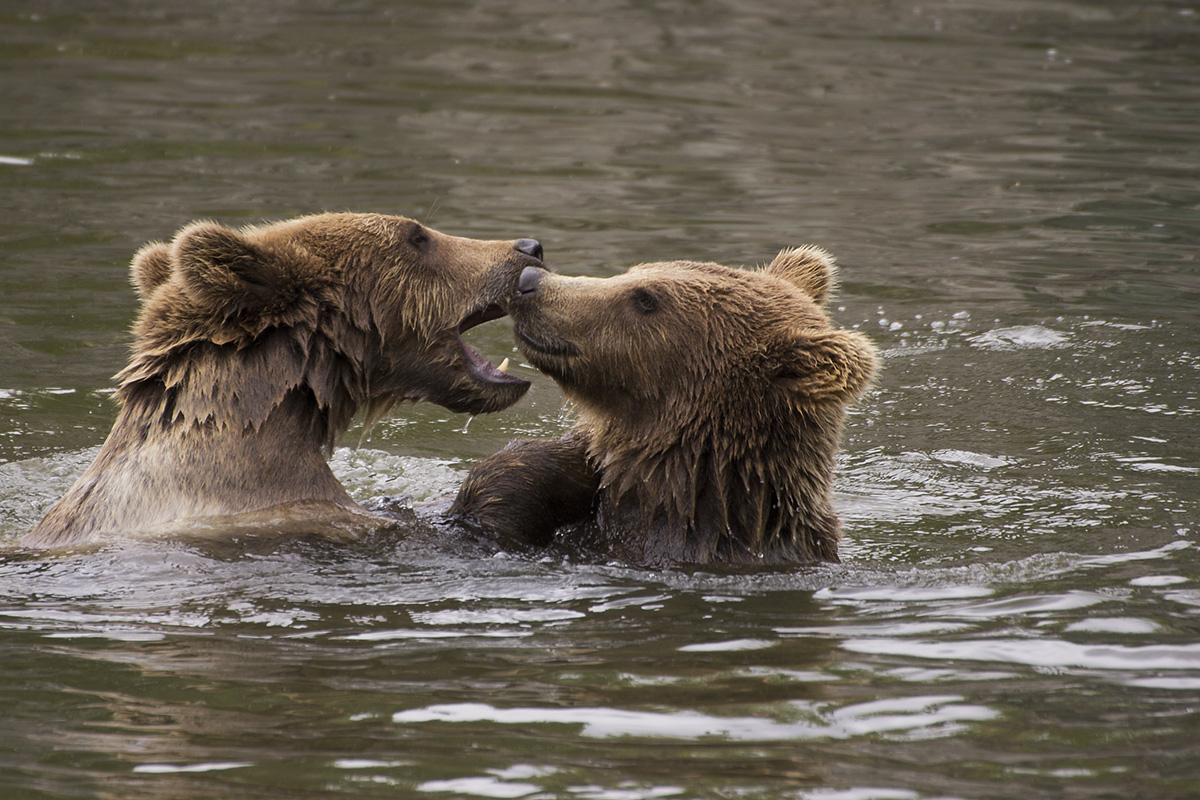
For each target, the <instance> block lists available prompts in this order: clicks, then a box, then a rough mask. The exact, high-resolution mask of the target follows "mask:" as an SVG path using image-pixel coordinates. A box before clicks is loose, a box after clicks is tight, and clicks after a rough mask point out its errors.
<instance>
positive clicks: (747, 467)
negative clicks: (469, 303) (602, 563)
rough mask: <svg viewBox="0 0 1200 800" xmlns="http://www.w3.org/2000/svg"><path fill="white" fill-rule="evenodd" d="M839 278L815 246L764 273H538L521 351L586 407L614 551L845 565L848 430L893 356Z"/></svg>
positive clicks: (643, 556)
mask: <svg viewBox="0 0 1200 800" xmlns="http://www.w3.org/2000/svg"><path fill="white" fill-rule="evenodd" d="M834 283H835V273H834V266H833V261H832V259H831V258H830V257H829V256H828V254H826V253H825V252H824V251H823V250H821V249H819V248H816V247H805V248H796V249H790V250H785V251H784V252H782V253H780V254H779V256H778V257H777V258H775V260H774V261H772V262H771V264H770V265H768V266H767V267H765V268H762V269H758V270H742V269H734V268H730V267H725V266H721V265H718V264H711V263H696V262H689V261H673V262H665V263H652V264H641V265H638V266H635V267H632V268H630V269H629V270H628V271H627V272H625V273H623V274H621V275H617V276H615V277H611V278H607V279H598V278H586V277H565V276H560V275H553V274H550V273H547V272H545V271H543V270H540V269H536V268H535V269H527V270H525V271H524V272H523V273H522V275H521V279H520V283H519V286H518V293H517V295H516V297H515V298H514V299H513V301H512V302H511V303H510V307H509V309H510V313H511V315H512V317H513V327H514V331H515V333H516V337H517V342H518V346H519V348H520V350H521V352H522V353H523V354H524V355H525V357H526V358H527V359H528V360H529V362H530V363H531V364H533V365H534V366H535V367H537V368H538V369H539V370H541V371H543V372H544V373H546V374H547V375H549V376H551V377H552V378H553V379H554V380H555V381H556V382H557V383H558V384H559V385H560V387H561V388H562V390H563V393H564V395H565V396H566V398H567V399H568V400H569V401H570V402H571V403H572V404H573V405H574V407H575V408H576V410H577V413H578V423H577V425H576V428H575V430H574V432H573V433H572V435H573V436H577V437H582V438H583V439H584V440H585V441H586V442H587V447H588V452H589V454H590V458H591V459H592V463H593V466H594V468H595V469H596V470H597V471H598V473H599V475H600V496H601V500H600V505H599V509H598V513H599V515H600V518H601V519H600V522H601V525H600V527H601V529H602V532H603V529H607V533H605V534H604V535H607V536H609V537H610V539H611V537H612V536H621V537H625V538H626V539H627V541H624V542H613V541H611V540H610V541H607V542H605V543H604V544H603V548H604V549H605V550H606V551H608V552H617V553H621V554H622V555H624V556H625V557H628V558H630V559H631V560H635V561H640V562H643V563H656V562H678V561H693V562H706V561H711V560H737V561H740V560H753V559H754V558H755V557H757V558H760V559H761V558H764V557H768V558H769V559H770V560H773V561H797V560H836V558H837V555H836V540H837V519H836V516H835V515H834V514H833V512H832V508H831V505H830V501H829V493H830V485H831V482H832V473H833V468H834V462H835V457H836V452H837V449H838V445H839V439H840V433H841V426H842V420H843V418H844V415H845V410H846V407H847V406H848V405H849V404H850V403H851V402H852V401H853V400H854V399H855V398H857V397H858V396H859V395H861V394H862V393H863V392H864V391H865V389H866V388H867V386H868V385H869V383H870V381H871V379H872V377H873V374H874V371H875V361H876V359H875V350H874V347H873V345H872V344H871V343H870V342H869V341H868V340H867V339H866V338H865V337H863V336H862V335H860V334H858V333H855V332H852V331H846V330H840V329H838V328H836V327H834V325H833V324H832V322H831V321H830V319H829V317H828V315H827V314H826V312H825V310H824V308H823V305H824V304H825V302H826V301H827V300H828V298H829V296H830V293H831V291H832V289H833V288H834ZM613 531H617V533H613ZM649 531H653V532H654V533H653V535H651V534H650V533H648V532H649ZM654 536H657V537H659V541H654V540H653V537H654ZM764 554H765V555H764Z"/></svg>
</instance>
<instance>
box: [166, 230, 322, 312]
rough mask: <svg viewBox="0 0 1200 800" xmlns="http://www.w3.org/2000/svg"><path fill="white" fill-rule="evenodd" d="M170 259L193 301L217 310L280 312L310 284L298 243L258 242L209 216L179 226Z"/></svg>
mask: <svg viewBox="0 0 1200 800" xmlns="http://www.w3.org/2000/svg"><path fill="white" fill-rule="evenodd" d="M171 260H172V261H173V262H174V264H175V269H176V270H177V271H178V272H179V275H180V277H181V278H182V279H183V284H184V287H185V290H186V291H187V293H188V294H189V295H190V296H191V297H192V299H193V300H195V301H196V302H197V303H199V304H201V305H204V306H209V307H213V308H215V309H217V310H220V311H222V312H223V313H224V314H225V315H226V316H230V315H232V314H235V313H238V312H258V313H264V312H276V313H278V312H282V311H283V310H285V309H286V308H287V307H290V306H292V305H293V304H294V303H295V302H296V301H297V300H298V299H299V297H300V295H302V294H304V292H305V291H306V290H307V289H309V288H310V287H309V286H308V285H307V284H308V281H307V280H306V278H308V277H310V276H311V274H312V265H311V264H309V263H308V262H309V261H311V258H310V257H306V255H305V254H303V253H302V252H301V251H300V250H299V249H298V248H292V247H276V246H264V245H261V244H259V243H258V242H255V241H253V240H251V239H250V238H248V237H247V236H245V235H243V234H241V233H239V232H237V231H235V230H231V229H230V228H226V227H225V226H223V225H218V224H216V223H215V222H196V223H193V224H191V225H189V226H188V227H186V228H184V229H183V230H182V231H180V232H179V234H178V235H177V236H176V237H175V241H174V242H173V243H172V245H171Z"/></svg>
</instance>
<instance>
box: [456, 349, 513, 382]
mask: <svg viewBox="0 0 1200 800" xmlns="http://www.w3.org/2000/svg"><path fill="white" fill-rule="evenodd" d="M461 343H462V351H463V355H464V356H466V358H467V368H468V370H469V371H470V372H471V373H472V374H473V375H474V376H475V377H477V378H479V379H481V380H483V381H486V382H488V383H526V382H527V381H525V380H524V379H522V378H518V377H517V376H516V375H510V374H509V373H508V363H509V360H508V359H507V358H506V359H504V360H503V361H501V362H500V366H498V367H496V366H493V365H492V362H491V361H488V360H487V359H486V358H484V357H483V356H482V355H480V353H479V351H478V350H476V349H475V348H473V347H471V346H470V345H468V344H467V343H466V342H461Z"/></svg>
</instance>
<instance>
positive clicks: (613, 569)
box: [0, 0, 1200, 800]
mask: <svg viewBox="0 0 1200 800" xmlns="http://www.w3.org/2000/svg"><path fill="white" fill-rule="evenodd" d="M1198 16H1200V8H1197V7H1195V6H1194V5H1193V4H1190V3H1188V2H1175V1H1174V0H1167V1H1165V2H1154V3H1124V2H1112V1H1106V0H1062V1H1061V2H1053V3H1034V2H1020V1H1019V0H997V1H996V2H988V3H983V2H952V1H951V0H934V1H933V2H882V1H881V0H880V1H877V2H866V1H858V0H847V1H845V2H786V1H785V0H747V1H746V2H733V0H726V1H725V2H720V1H719V0H675V1H674V2H672V1H670V0H663V1H662V2H654V1H650V0H648V1H646V2H640V1H638V0H629V2H610V1H609V0H602V1H601V2H594V3H585V2H556V1H555V0H531V1H530V2H522V3H519V4H516V3H513V4H504V3H483V2H465V1H464V2H454V1H451V2H424V3H421V2H406V3H385V2H381V1H380V0H362V1H361V2H352V3H338V4H332V3H330V4H316V3H305V2H285V1H284V0H265V1H264V2H247V3H240V4H233V3H216V2H210V1H209V0H197V2H192V3H188V4H184V5H180V4H174V3H165V2H155V1H153V0H147V1H146V2H130V3H122V4H112V3H100V2H66V1H65V0H63V1H61V2H56V1H55V0H42V1H41V2H37V3H18V4H8V5H7V6H6V7H5V8H4V9H3V10H0V43H2V44H0V108H2V109H3V111H2V112H0V297H2V298H3V303H2V304H0V409H2V411H3V413H2V414H0V420H2V421H0V539H2V540H4V541H7V542H9V543H12V542H14V541H15V540H16V538H17V537H18V536H19V535H20V534H21V533H22V532H23V531H24V530H26V529H27V528H28V527H29V526H31V525H32V524H33V523H34V522H35V521H36V519H37V518H38V516H39V515H40V513H41V512H42V511H43V510H44V509H45V508H46V507H47V506H48V504H49V503H51V502H52V501H53V500H54V499H55V498H56V497H57V496H58V495H59V494H60V493H61V492H62V491H63V490H64V489H65V488H66V486H67V485H69V483H70V482H71V480H72V479H73V477H74V476H75V475H76V474H78V473H79V472H80V471H81V470H82V469H83V468H84V466H86V464H87V463H88V462H89V460H90V458H91V456H92V455H93V454H94V452H95V448H96V447H97V446H98V445H99V443H100V442H101V441H102V440H103V438H104V436H105V434H106V433H107V431H108V427H109V425H110V423H111V421H112V418H113V408H112V405H111V403H110V401H109V399H108V398H109V394H110V392H111V388H112V381H111V376H112V375H113V374H114V373H115V372H116V371H117V370H118V369H119V368H120V367H121V366H122V364H123V361H124V357H125V353H126V347H127V343H128V333H127V328H128V325H129V323H130V321H131V320H132V318H133V315H134V313H135V306H134V296H133V293H132V291H131V289H130V287H129V285H128V282H127V264H128V259H129V257H130V255H131V254H132V253H133V251H134V250H135V249H136V248H137V247H138V246H139V245H141V244H142V243H143V242H145V241H147V240H149V239H155V238H164V237H167V236H169V235H170V234H171V233H172V232H173V231H174V230H176V229H177V228H179V227H180V226H182V225H183V224H185V223H186V222H188V221H189V220H192V219H195V218H201V217H210V218H215V219H219V220H221V221H223V222H227V223H231V224H245V223H252V222H257V221H260V220H263V219H277V218H282V217H287V216H291V215H294V214H299V213H307V212H312V211H319V210H326V209H327V210H343V209H350V210H363V211H367V210H369V211H383V212H390V213H402V214H407V215H410V216H416V217H419V218H423V219H427V220H428V221H429V222H430V223H431V224H432V225H434V226H435V227H437V228H440V229H442V230H445V231H447V232H451V233H455V234H459V235H473V236H488V237H493V236H495V237H506V238H508V237H517V236H535V237H537V238H538V239H540V240H541V241H542V242H543V243H544V245H545V246H546V251H547V256H548V260H549V261H550V263H551V265H552V266H553V267H554V268H556V269H558V270H561V271H563V272H571V273H586V274H591V275H609V274H613V273H614V272H616V271H619V270H620V269H622V268H623V267H624V266H626V265H629V264H631V263H634V262H637V261H644V260H653V259H660V258H692V259H710V260H716V261H722V262H726V263H743V264H754V263H762V262H765V261H767V260H769V259H770V258H771V257H772V256H773V255H774V254H775V253H776V252H777V251H778V250H779V249H780V248H782V247H784V246H787V245H791V244H797V243H802V242H816V243H819V244H821V245H823V246H825V247H827V248H829V249H830V250H832V251H833V252H834V253H835V254H837V256H838V257H839V261H840V263H841V264H842V266H843V273H842V277H843V285H842V291H841V295H840V297H839V299H838V300H837V301H836V309H837V311H836V316H837V318H838V320H839V321H840V322H841V323H843V324H845V325H847V326H853V327H857V328H859V329H861V330H864V331H866V332H868V333H869V334H871V335H872V336H873V337H874V338H875V339H876V341H877V342H878V343H879V345H880V347H881V350H882V351H883V354H884V357H885V361H886V369H885V372H884V374H883V377H882V380H881V381H880V384H879V386H878V388H877V389H876V390H875V391H874V392H873V393H872V394H871V395H870V397H869V398H868V399H867V401H866V402H865V403H864V405H863V406H862V407H861V408H860V409H859V410H858V411H856V412H855V414H854V416H853V417H852V419H851V422H850V426H849V431H848V437H847V441H846V447H845V452H844V458H843V461H842V470H841V474H840V477H839V483H838V497H839V501H840V507H841V509H842V512H843V516H844V519H845V522H846V533H847V539H846V543H845V548H844V553H845V563H844V564H843V565H841V566H838V567H831V568H821V569H812V570H803V571H800V572H796V573H787V572H768V573H763V574H746V573H734V574H730V573H721V572H719V571H709V572H699V573H696V572H684V571H678V572H670V571H668V572H649V571H642V570H633V569H627V568H624V567H622V566H620V565H596V564H576V563H558V562H556V561H549V562H539V561H536V560H521V559H515V558H507V559H506V558H497V559H478V558H468V557H464V556H462V555H461V554H455V553H453V552H448V551H446V550H445V549H444V548H439V546H438V543H437V542H430V541H417V540H411V539H410V540H404V539H402V538H396V537H392V538H388V539H386V540H380V541H376V542H372V543H370V544H366V545H362V546H358V547H351V548H338V547H316V546H311V545H296V546H293V547H287V548H283V549H282V550H278V551H275V552H270V553H256V554H229V553H224V554H216V553H206V552H200V551H196V550H194V549H189V548H188V547H184V546H182V545H170V544H146V543H142V544H129V545H125V546H114V547H111V548H108V549H105V550H103V551H101V552H98V553H89V554H80V555H73V556H66V557H59V558H53V559H44V558H34V557H31V556H29V555H21V554H16V553H14V552H12V551H9V553H8V554H0V653H3V662H2V664H3V668H2V669H0V708H2V709H3V710H2V711H0V721H2V723H3V724H0V784H2V785H4V786H5V787H6V788H5V797H13V798H59V797H64V798H65V797H88V798H92V797H112V798H208V797H246V798H268V797H269V798H276V797H289V798H292V797H304V798H306V797H312V798H317V797H321V798H324V797H339V796H347V797H356V798H359V797H428V798H438V797H462V798H475V797H511V798H580V799H581V800H582V799H585V798H588V799H590V798H603V799H607V800H626V799H627V798H630V799H636V798H727V797H763V798H796V799H798V800H910V799H911V800H924V799H925V798H930V799H932V798H980V799H981V800H982V799H984V798H987V799H989V800H990V799H992V798H1004V799H1006V798H1012V800H1030V799H1031V798H1062V797H1070V798H1109V797H1122V798H1124V797H1142V796H1145V797H1156V798H1191V797H1195V796H1197V795H1200V744H1198V741H1200V723H1198V720H1200V554H1198V552H1197V517H1198V511H1200V502H1198V501H1197V494H1198V492H1197V489H1198V487H1200V434H1198V432H1200V428H1198V426H1197V423H1198V419H1197V413H1198V411H1200V398H1198V395H1200V380H1198V376H1200V337H1198V335H1197V334H1198V327H1200V325H1198V323H1200V311H1198V309H1200V266H1198V258H1197V257H1198V254H1200V213H1198V209H1200V166H1198V165H1200V20H1198V19H1197V17H1198ZM472 340H473V343H474V344H475V345H476V346H477V347H479V348H480V349H482V350H484V351H485V352H487V353H489V354H490V355H491V356H493V358H494V360H499V359H500V358H501V357H503V356H504V355H513V353H514V351H513V350H512V344H511V340H510V336H509V332H508V329H507V327H506V325H505V323H503V322H501V323H495V324H492V325H489V326H486V327H485V328H482V329H479V330H477V331H474V332H472ZM514 361H516V359H514ZM514 369H518V370H523V371H524V373H525V374H526V375H527V376H529V377H531V378H533V379H534V380H535V386H534V388H533V390H532V391H531V392H530V394H529V396H528V398H527V399H526V400H524V401H522V403H521V404H520V405H518V406H517V407H515V408H513V409H511V410H510V411H507V412H505V413H503V414H499V415H494V416H490V417H480V418H478V419H475V420H473V421H471V422H470V424H469V426H468V425H467V423H468V420H467V419H466V418H465V417H458V416H454V415H450V414H447V413H446V412H443V411H441V410H440V409H437V408H435V407H421V406H417V407H408V408H406V409H404V410H403V416H401V417H398V418H395V419H393V420H390V421H389V422H387V423H385V424H383V425H381V426H379V427H378V428H377V429H376V430H375V431H374V432H373V434H372V436H371V438H370V439H369V440H368V441H367V443H366V444H365V445H364V447H363V448H361V449H359V450H357V451H353V450H349V449H346V450H340V451H339V452H338V453H337V454H336V456H335V464H334V466H335V471H336V472H337V474H338V475H339V476H340V477H341V478H342V479H343V481H344V482H345V483H346V484H347V485H348V486H350V487H351V488H352V490H353V491H354V492H355V494H356V495H358V496H360V497H367V496H372V495H375V494H380V493H384V492H388V493H407V494H412V495H414V496H416V497H438V496H442V495H445V494H447V493H449V492H452V491H453V490H454V489H455V487H456V486H457V483H458V481H459V480H461V477H462V476H463V474H464V471H465V469H466V467H467V466H468V465H469V464H470V463H471V462H472V461H473V460H474V459H475V458H477V457H479V456H481V455H484V454H487V453H490V452H493V451H494V450H496V449H497V448H498V447H500V446H501V445H502V444H504V443H505V442H506V441H507V440H508V439H509V438H511V437H512V436H514V435H518V434H521V435H530V434H532V435H551V434H554V433H556V432H558V431H560V430H562V429H563V428H564V426H565V425H566V424H567V421H566V417H565V416H564V414H563V411H562V408H561V400H560V397H559V395H558V392H557V390H556V389H555V388H554V386H553V384H551V383H550V382H549V381H548V380H546V379H544V378H541V377H539V376H537V375H536V374H535V373H533V372H532V370H529V369H528V368H527V367H520V366H515V367H514ZM464 428H465V430H464ZM358 433H359V431H357V430H352V431H351V433H350V435H349V436H348V437H347V444H352V443H353V442H354V441H355V440H356V439H357V436H358Z"/></svg>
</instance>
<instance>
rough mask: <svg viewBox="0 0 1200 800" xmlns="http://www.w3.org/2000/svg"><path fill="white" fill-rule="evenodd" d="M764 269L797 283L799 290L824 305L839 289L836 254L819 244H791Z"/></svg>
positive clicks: (818, 303)
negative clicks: (831, 253)
mask: <svg viewBox="0 0 1200 800" xmlns="http://www.w3.org/2000/svg"><path fill="white" fill-rule="evenodd" d="M763 272H767V273H769V274H771V275H776V276H778V277H780V278H783V279H784V280H785V281H788V282H790V283H793V284H795V285H796V286H798V287H799V288H800V291H802V292H804V293H805V294H806V295H808V296H809V297H811V298H812V299H813V300H814V301H815V302H816V304H817V305H819V306H823V305H825V302H826V301H827V300H828V299H829V295H830V294H832V293H833V291H834V289H836V288H837V267H836V266H834V263H833V256H831V255H830V254H829V253H828V252H827V251H825V250H823V249H822V248H820V247H817V246H816V245H811V244H809V245H804V246H803V247H791V248H788V249H786V250H782V251H780V253H779V255H777V256H775V260H774V261H772V262H771V263H770V264H768V265H767V266H766V267H765V268H764V269H763Z"/></svg>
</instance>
